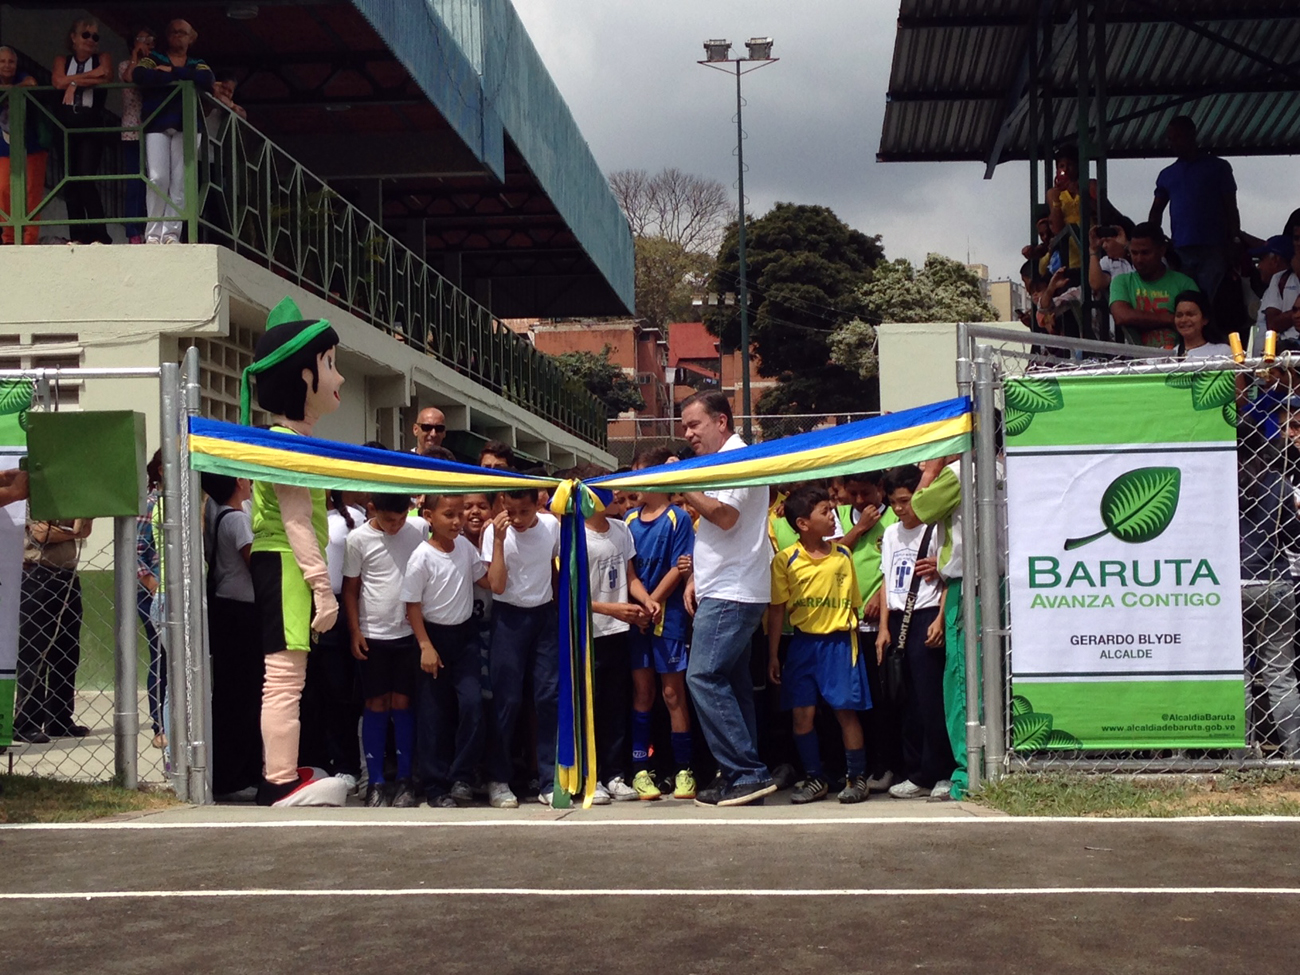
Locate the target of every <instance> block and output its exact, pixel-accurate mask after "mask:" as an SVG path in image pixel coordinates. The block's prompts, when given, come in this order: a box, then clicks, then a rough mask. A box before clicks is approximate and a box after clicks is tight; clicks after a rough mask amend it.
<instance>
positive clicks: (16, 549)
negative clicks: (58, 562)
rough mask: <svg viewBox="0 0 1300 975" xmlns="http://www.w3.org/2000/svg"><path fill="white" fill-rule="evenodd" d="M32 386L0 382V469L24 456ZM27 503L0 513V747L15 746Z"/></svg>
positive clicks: (4, 509)
mask: <svg viewBox="0 0 1300 975" xmlns="http://www.w3.org/2000/svg"><path fill="white" fill-rule="evenodd" d="M31 404H32V384H31V383H30V382H28V381H27V380H21V379H14V380H8V381H5V382H0V469H2V470H8V469H10V468H13V467H16V466H17V465H18V463H19V459H20V458H21V457H22V456H23V454H25V453H26V452H27V410H28V408H29V407H30V406H31ZM26 516H27V504H26V502H21V501H20V502H15V503H14V504H11V505H9V506H7V507H5V508H3V509H0V747H5V746H8V745H12V744H13V731H14V692H15V682H14V678H15V677H16V676H17V673H18V617H19V604H20V600H21V597H22V566H23V531H24V526H25V524H26Z"/></svg>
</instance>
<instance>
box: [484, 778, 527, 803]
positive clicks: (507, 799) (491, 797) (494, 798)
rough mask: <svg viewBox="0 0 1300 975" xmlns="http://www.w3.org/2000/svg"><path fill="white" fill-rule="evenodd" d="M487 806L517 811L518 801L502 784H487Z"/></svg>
mask: <svg viewBox="0 0 1300 975" xmlns="http://www.w3.org/2000/svg"><path fill="white" fill-rule="evenodd" d="M488 805H489V806H491V807H492V808H493V809H518V808H519V800H518V799H516V798H515V794H514V793H513V792H511V791H510V786H508V785H506V783H504V782H489V783H488Z"/></svg>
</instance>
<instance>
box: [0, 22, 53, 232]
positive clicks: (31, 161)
mask: <svg viewBox="0 0 1300 975" xmlns="http://www.w3.org/2000/svg"><path fill="white" fill-rule="evenodd" d="M35 84H36V79H35V78H33V77H32V76H31V75H29V74H27V73H26V72H25V71H19V70H18V52H17V51H15V50H14V49H13V48H12V47H8V46H0V91H4V90H5V89H6V88H31V87H32V86H34V85H35ZM24 128H25V133H24V139H23V145H24V146H25V147H26V149H27V213H28V215H29V216H35V215H36V208H37V207H38V206H40V203H41V198H42V197H43V196H44V195H45V164H46V163H47V162H48V161H49V158H50V154H49V152H47V151H46V149H45V147H44V146H42V145H41V144H40V128H39V125H38V121H37V115H36V113H35V112H34V111H32V109H31V108H28V110H27V124H26V126H25V127H24ZM13 138H14V136H13V134H12V133H11V132H10V131H9V101H8V99H6V100H5V101H3V102H0V211H3V212H4V215H5V220H6V221H8V220H9V219H10V218H11V216H12V210H11V209H10V203H11V202H12V201H11V200H10V198H9V146H10V144H11V143H12V141H13ZM39 235H40V228H39V227H37V226H34V225H29V226H27V227H24V228H23V243H24V244H35V243H36V242H37V239H38V237H39ZM13 242H14V228H13V225H12V224H9V223H6V226H5V228H4V243H6V244H12V243H13Z"/></svg>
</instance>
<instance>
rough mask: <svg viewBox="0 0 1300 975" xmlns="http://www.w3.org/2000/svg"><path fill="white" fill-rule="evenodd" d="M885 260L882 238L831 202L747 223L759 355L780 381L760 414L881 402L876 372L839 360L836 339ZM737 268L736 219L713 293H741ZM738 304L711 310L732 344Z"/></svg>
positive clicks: (710, 317) (710, 322) (855, 315)
mask: <svg viewBox="0 0 1300 975" xmlns="http://www.w3.org/2000/svg"><path fill="white" fill-rule="evenodd" d="M883 258H884V248H883V247H882V246H881V243H880V238H879V237H878V236H875V237H870V236H868V235H866V234H864V233H862V232H861V231H858V230H854V229H853V228H852V227H850V226H849V225H848V224H846V223H845V222H844V221H843V220H841V219H840V218H839V217H837V216H836V215H835V214H834V213H833V212H832V211H831V210H830V209H829V208H827V207H822V206H807V205H801V204H794V203H778V204H776V206H774V207H773V208H772V209H771V210H770V211H768V212H767V213H766V214H764V215H763V216H762V217H759V218H757V219H752V218H751V219H749V220H748V222H747V224H746V264H747V269H748V270H747V277H748V281H749V283H750V288H751V297H750V310H751V316H750V317H751V322H750V340H751V343H752V345H753V349H754V352H755V353H756V354H757V355H758V356H759V359H760V364H759V374H760V375H763V376H771V377H774V378H776V379H777V385H776V387H775V388H774V389H772V390H771V391H770V392H768V393H766V394H764V395H763V397H762V398H761V399H760V400H759V402H758V403H757V404H756V409H757V410H758V411H759V412H761V413H765V414H775V413H805V414H819V415H824V414H827V413H844V412H852V411H858V410H870V409H874V408H875V406H876V404H877V403H878V402H879V390H878V387H877V384H876V383H875V381H874V379H871V378H867V377H864V376H862V375H861V374H860V371H859V370H858V369H857V368H854V367H846V366H844V365H842V364H840V363H838V362H835V361H833V360H832V356H831V349H830V341H829V340H830V336H831V334H832V333H833V332H834V331H835V330H836V329H837V328H838V327H840V326H841V325H844V324H846V323H848V322H851V321H853V320H854V319H860V318H864V317H866V308H865V307H864V305H863V302H862V298H861V289H862V286H863V285H864V284H866V282H867V281H868V280H869V279H870V276H871V269H872V268H873V267H874V266H875V265H876V264H877V263H879V262H880V261H881V260H882V259H883ZM738 274H739V259H738V241H737V236H736V227H735V226H734V225H733V226H732V227H731V228H729V229H728V231H727V235H726V238H725V239H724V240H723V243H722V248H721V250H720V252H719V254H718V263H717V268H716V270H715V272H714V274H713V277H712V280H711V284H710V290H712V291H721V292H728V291H730V292H736V291H738V290H739V288H738V284H737V282H738V280H739V278H738ZM739 311H740V310H739V306H738V305H737V306H731V307H728V306H725V305H719V306H718V307H716V308H713V309H710V311H709V312H708V314H706V316H705V322H706V324H707V326H708V328H709V330H710V331H711V332H712V333H713V334H714V335H718V336H720V337H721V338H722V341H723V344H724V346H725V347H727V348H735V347H736V346H737V345H738V344H739V341H740V313H739ZM737 406H739V404H737Z"/></svg>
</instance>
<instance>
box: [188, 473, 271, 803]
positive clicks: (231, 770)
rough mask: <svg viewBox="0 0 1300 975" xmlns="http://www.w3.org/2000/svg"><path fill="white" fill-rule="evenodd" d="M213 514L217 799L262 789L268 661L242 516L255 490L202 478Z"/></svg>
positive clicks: (248, 529) (248, 526)
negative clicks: (213, 508) (254, 600)
mask: <svg viewBox="0 0 1300 975" xmlns="http://www.w3.org/2000/svg"><path fill="white" fill-rule="evenodd" d="M202 483H203V490H204V492H205V493H206V494H207V496H208V497H209V498H211V499H212V500H213V502H214V504H215V506H216V511H215V515H214V517H213V519H212V523H211V527H210V528H209V531H210V532H211V536H212V539H211V542H210V547H209V558H208V646H209V648H210V650H211V656H212V756H211V760H212V791H213V794H214V795H217V796H227V795H230V794H232V793H236V792H241V791H243V790H244V789H248V788H250V787H256V786H257V785H258V784H259V783H260V782H261V781H262V679H263V668H264V666H265V659H266V658H265V657H264V656H263V655H262V635H261V632H260V630H259V628H258V627H259V624H258V615H257V607H256V606H255V605H254V603H253V576H252V574H251V573H250V572H249V571H248V560H249V557H250V553H251V551H252V547H253V523H252V520H251V519H250V518H249V517H248V514H247V513H246V512H245V511H244V508H243V505H244V502H245V501H247V500H248V499H249V498H251V497H252V496H253V495H252V485H251V484H250V483H249V482H248V481H247V480H245V479H244V478H242V477H241V478H234V477H227V476H226V475H224V474H208V473H205V474H203V475H202Z"/></svg>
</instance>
